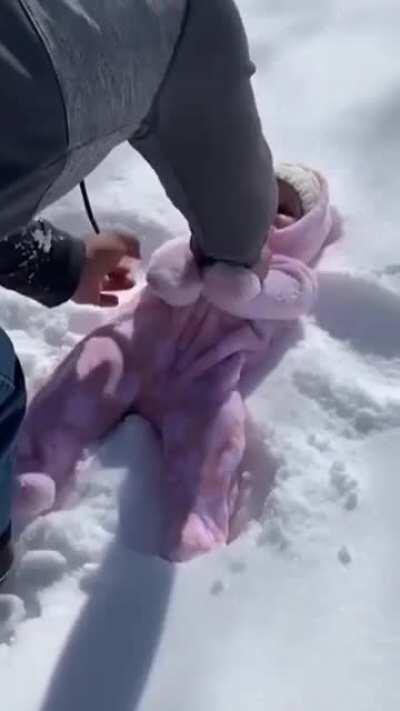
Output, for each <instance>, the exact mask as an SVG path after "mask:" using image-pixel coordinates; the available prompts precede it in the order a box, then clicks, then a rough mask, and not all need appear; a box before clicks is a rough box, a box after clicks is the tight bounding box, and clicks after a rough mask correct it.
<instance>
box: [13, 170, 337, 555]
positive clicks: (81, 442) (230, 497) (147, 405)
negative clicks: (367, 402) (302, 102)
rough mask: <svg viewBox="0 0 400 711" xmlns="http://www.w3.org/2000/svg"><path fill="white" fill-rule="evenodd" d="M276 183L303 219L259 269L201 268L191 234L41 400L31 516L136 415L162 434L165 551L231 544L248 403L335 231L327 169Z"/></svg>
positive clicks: (163, 257) (21, 480)
mask: <svg viewBox="0 0 400 711" xmlns="http://www.w3.org/2000/svg"><path fill="white" fill-rule="evenodd" d="M278 177H280V178H282V179H284V180H286V181H287V182H289V183H290V184H291V185H292V186H293V187H294V188H295V190H296V191H297V193H298V195H299V198H300V201H301V204H302V211H303V217H301V218H300V219H299V220H298V221H294V220H290V219H284V218H280V221H279V224H280V225H281V226H280V227H279V228H278V226H277V225H278V222H277V223H276V226H275V227H273V228H272V229H271V232H270V234H269V236H268V240H267V243H266V246H265V248H264V251H263V253H262V256H261V259H260V262H259V263H258V264H257V265H256V267H255V268H253V269H247V268H244V267H238V266H229V265H226V264H222V263H217V264H214V265H212V266H209V267H205V268H203V269H202V270H200V269H199V268H198V266H197V264H196V262H195V260H194V258H193V255H192V252H191V251H190V247H189V242H188V241H187V240H172V241H170V242H168V243H166V244H165V245H163V246H162V247H161V248H160V249H159V250H157V251H156V252H155V253H154V255H153V257H152V259H151V262H150V265H149V269H148V273H147V284H146V285H145V286H144V287H143V288H141V289H139V290H138V291H137V292H136V293H135V295H134V297H133V299H132V301H131V302H130V303H129V304H128V305H127V306H125V307H124V308H123V309H122V310H121V311H120V312H119V315H118V316H117V317H116V318H114V319H113V320H112V321H111V322H110V323H108V324H107V325H105V326H102V327H101V328H99V329H97V330H96V331H94V332H93V333H91V334H90V335H89V336H88V337H87V338H85V340H84V341H83V342H82V343H80V344H79V345H78V346H77V347H76V348H75V349H74V350H73V351H72V353H71V354H70V355H69V356H68V357H67V359H66V360H65V361H64V362H63V363H62V364H61V365H60V366H59V368H58V369H57V371H56V372H55V374H54V375H53V377H52V378H51V379H50V381H49V382H48V383H47V385H46V386H45V387H44V388H43V389H42V390H41V391H40V392H39V393H38V394H37V395H36V397H35V398H34V400H33V402H32V404H31V406H30V409H29V411H28V415H27V418H26V421H25V425H24V427H23V432H22V436H21V438H20V445H19V454H18V485H19V493H18V497H17V505H18V507H19V510H20V511H21V510H23V511H24V513H25V514H26V513H31V514H37V513H39V512H43V511H48V510H50V509H52V508H54V507H55V506H58V505H60V502H61V500H62V496H63V494H64V492H65V490H66V487H67V485H68V484H70V483H71V481H73V473H74V469H75V467H76V464H77V462H78V460H79V458H80V457H81V456H82V453H83V450H84V448H86V447H87V446H88V445H89V444H91V443H93V442H95V441H97V440H99V439H100V438H103V437H104V436H105V435H107V433H109V432H110V431H111V430H112V428H114V427H115V426H116V425H117V424H118V423H119V422H120V421H121V420H122V418H123V417H124V416H126V415H127V414H129V413H132V412H135V413H138V414H140V415H142V416H143V417H145V418H146V419H148V420H149V421H150V422H151V423H152V424H153V426H154V427H155V429H156V430H157V432H158V433H159V434H160V437H161V440H162V448H163V457H164V468H163V475H162V477H163V484H164V490H165V510H166V521H165V535H164V538H163V548H162V550H160V554H161V555H163V556H164V557H166V558H168V559H171V560H178V561H182V560H187V559H190V558H192V557H194V556H196V555H198V554H200V553H204V552H206V551H210V550H212V549H213V548H215V547H216V546H219V545H222V544H226V543H227V542H228V541H229V540H230V538H231V536H232V533H233V532H232V521H233V519H234V517H235V515H236V514H237V512H238V509H239V508H240V505H241V504H240V499H241V490H242V483H243V482H242V481H241V478H240V474H239V472H240V464H241V461H242V458H243V455H244V451H245V447H246V436H245V423H246V417H247V415H246V409H245V405H244V399H243V398H244V397H245V396H246V395H247V394H249V392H250V391H251V390H252V389H254V387H255V385H256V383H257V382H259V380H260V378H262V376H263V372H264V373H265V371H266V369H267V368H268V362H269V353H270V348H271V343H272V339H273V338H274V336H277V334H278V331H279V328H280V327H281V326H282V322H287V321H288V320H289V321H290V320H295V319H298V318H299V317H300V316H302V315H304V314H307V313H309V312H310V310H311V309H312V307H313V304H314V302H315V298H316V294H317V282H316V276H315V273H314V272H313V270H312V269H311V268H310V267H309V266H307V265H309V264H310V263H311V262H312V261H313V260H315V258H316V257H317V256H318V255H319V253H320V252H321V249H322V248H323V246H324V244H325V243H326V241H327V238H328V236H329V234H330V231H331V228H332V211H331V208H330V205H329V197H328V189H327V185H326V182H325V181H324V179H323V178H322V177H321V176H320V175H318V174H316V173H314V172H313V171H310V170H308V169H306V168H303V167H301V166H288V165H283V166H281V167H280V168H279V170H278Z"/></svg>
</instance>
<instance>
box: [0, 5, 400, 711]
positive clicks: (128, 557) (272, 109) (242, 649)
mask: <svg viewBox="0 0 400 711" xmlns="http://www.w3.org/2000/svg"><path fill="white" fill-rule="evenodd" d="M239 5H240V7H241V10H242V11H243V16H244V19H245V21H246V25H247V27H248V31H249V37H250V42H251V47H252V54H253V57H254V59H255V61H256V63H257V64H258V74H257V77H256V79H255V88H256V93H257V97H258V101H259V106H260V111H261V115H262V120H263V124H264V128H265V133H266V136H267V137H268V139H269V141H270V143H271V146H272V149H273V152H274V154H275V158H276V160H286V161H301V162H304V163H306V164H308V165H311V166H314V167H317V168H319V169H320V170H322V171H323V172H324V173H325V175H326V176H327V178H328V180H329V182H330V185H331V191H332V197H333V200H334V202H335V203H336V204H337V206H338V208H339V209H340V211H341V213H342V215H343V216H344V239H343V241H342V242H341V243H337V244H335V245H334V246H332V247H331V248H330V249H329V250H328V252H327V253H326V256H325V258H324V260H323V262H322V264H321V266H320V269H321V271H322V274H321V293H320V302H319V307H318V310H317V313H316V315H315V317H313V318H310V319H309V320H308V321H307V322H306V323H305V324H304V329H305V333H304V338H303V340H300V341H299V342H298V343H297V344H296V345H294V346H293V348H292V349H291V350H289V352H288V353H287V354H286V356H285V357H284V358H283V360H282V361H281V362H280V364H279V366H278V367H277V369H276V370H275V371H274V372H273V373H272V374H271V375H270V377H269V378H268V379H267V380H266V381H265V383H264V384H263V385H262V386H261V387H260V388H259V390H258V391H257V393H256V394H255V395H254V396H253V398H252V399H251V401H250V407H251V410H252V412H253V414H254V416H255V418H256V420H257V422H258V423H259V424H260V425H261V426H262V427H263V430H264V437H265V462H264V468H265V477H266V478H267V479H269V481H270V488H271V492H270V495H269V498H268V501H267V505H266V510H265V516H264V519H263V521H262V522H261V523H257V524H254V525H253V526H251V527H250V530H249V531H248V533H246V534H245V535H244V536H242V538H241V539H240V540H239V541H238V542H237V543H235V544H234V545H232V546H231V547H229V548H227V549H224V550H222V551H220V552H218V553H215V554H213V555H210V556H208V557H204V558H201V559H199V560H197V561H195V562H193V563H190V564H186V565H182V566H176V567H174V566H171V565H168V564H166V563H163V562H162V561H160V560H157V559H154V558H151V557H150V556H146V555H139V554H138V553H135V552H133V551H132V550H130V548H129V544H130V541H132V540H134V539H135V540H136V541H137V540H138V537H139V538H141V539H142V541H141V542H142V545H143V549H145V546H146V540H148V538H149V537H151V535H152V532H153V530H154V527H155V526H156V525H157V512H156V510H155V506H154V502H155V501H156V494H154V495H153V496H152V495H151V491H149V486H150V489H151V486H153V484H154V481H155V473H156V472H157V468H158V467H159V464H160V453H159V445H158V442H157V440H156V438H155V436H154V434H153V432H152V430H151V428H150V427H149V425H148V424H147V423H146V422H144V421H143V420H142V419H140V418H138V417H132V418H130V419H129V420H128V421H126V422H125V423H124V424H123V425H122V426H121V427H120V428H119V429H118V430H117V431H116V432H115V433H114V434H113V435H112V436H111V437H110V438H109V439H108V441H106V442H104V444H102V446H100V447H97V448H95V449H94V450H93V451H92V452H91V453H90V455H89V456H88V458H87V459H86V460H85V461H84V462H83V464H82V469H83V471H84V473H85V476H84V477H82V479H81V481H80V483H79V484H78V487H77V496H76V500H75V501H74V503H73V504H71V506H70V507H69V508H68V509H67V510H64V511H62V512H58V513H53V514H51V515H49V516H46V517H44V518H41V519H39V520H38V521H36V522H35V523H33V524H32V525H31V526H30V527H29V528H28V529H27V530H25V532H24V533H23V535H22V538H21V540H20V543H19V551H18V556H19V558H18V562H17V565H16V567H15V571H14V574H13V576H12V577H11V578H10V580H9V581H8V582H7V584H6V586H5V587H4V588H3V589H2V593H3V594H2V595H1V596H0V627H1V629H2V633H1V639H0V708H1V710H2V711H136V710H137V711H189V710H190V711H267V710H268V711H321V710H323V711H397V710H398V709H399V708H400V678H399V668H400V595H399V593H400V566H399V565H398V552H399V545H400V516H399V515H398V508H399V501H400V477H399V462H400V437H399V434H400V387H399V376H400V249H399V244H398V243H399V240H400V237H399V230H398V224H399V222H398V201H399V195H400V179H399V165H400V141H399V118H400V117H399V112H400V53H399V49H398V43H399V27H400V4H399V2H398V0H380V1H379V2H376V0H374V1H373V0H350V1H349V2H344V0H303V2H295V0H280V1H279V2H272V0H241V2H240V3H239ZM194 169H195V166H194ZM89 189H90V192H91V194H92V196H93V202H94V207H95V212H96V215H97V217H98V219H99V221H100V223H101V224H102V225H103V226H107V225H109V226H114V227H115V226H122V227H125V228H129V229H134V230H135V231H136V232H137V233H138V234H139V235H140V236H141V238H142V241H143V247H144V252H145V257H146V258H147V257H148V255H149V254H150V253H151V252H152V250H153V249H154V248H155V247H156V246H157V245H159V244H161V243H162V242H164V240H166V239H169V238H171V237H173V236H176V235H177V234H182V233H184V232H185V231H186V225H185V223H184V221H183V220H182V218H181V216H180V215H178V213H177V212H176V211H175V210H174V209H173V208H172V207H171V205H170V204H169V202H168V201H167V199H166V197H165V196H164V194H163V192H162V190H161V188H160V186H159V184H158V181H157V179H156V178H155V176H154V175H153V173H152V171H151V170H150V169H149V168H148V167H147V166H146V165H145V163H144V162H143V161H142V160H141V159H140V158H139V157H138V156H137V155H135V153H134V152H133V151H132V150H130V148H129V147H126V146H124V147H121V148H119V149H118V150H116V151H115V152H114V153H113V154H112V155H111V156H110V157H109V158H108V159H107V160H106V161H105V163H104V164H103V165H102V166H101V167H100V168H99V169H98V170H97V171H96V172H95V173H94V174H93V176H91V178H90V179H89ZM49 217H50V218H51V219H52V220H53V221H55V222H56V223H57V224H59V225H60V226H62V227H65V228H67V229H69V230H72V231H75V232H76V233H78V234H84V233H85V232H86V231H88V226H87V223H86V221H85V216H84V214H83V210H82V206H81V202H80V197H79V193H78V191H75V192H73V193H72V194H70V195H69V196H67V197H66V198H65V199H64V200H62V201H61V202H60V203H58V204H57V205H56V206H54V207H53V208H52V210H50V211H49ZM1 302H2V307H1V314H0V320H1V324H2V325H3V326H4V327H5V328H6V329H7V330H8V332H9V333H10V335H11V336H12V338H13V340H14V343H15V345H16V348H17V350H18V352H19V354H20V356H21V358H22V361H23V364H24V367H25V371H26V373H27V378H28V384H29V387H30V390H31V391H33V390H34V389H35V387H37V385H38V383H40V381H41V380H42V379H43V377H44V376H45V375H46V374H47V373H49V372H51V370H52V368H53V367H54V365H55V364H56V363H57V362H58V361H59V360H60V358H61V357H63V355H65V354H66V353H67V352H68V351H69V349H70V348H71V347H72V346H73V344H74V343H76V342H77V341H78V340H79V338H81V337H82V335H83V334H84V333H86V332H87V331H88V330H89V329H91V328H93V326H94V325H96V324H97V323H100V322H101V320H102V319H103V318H104V313H100V312H99V311H98V310H97V309H95V308H79V307H77V306H74V305H71V304H68V305H66V306H64V307H62V308H59V309H57V310H55V311H50V312H49V311H47V310H45V309H43V308H41V307H40V306H38V305H36V304H34V303H32V302H29V301H27V300H24V299H22V298H20V297H19V296H17V295H15V294H12V293H8V292H5V291H2V294H1ZM88 473H89V476H87V474H88ZM124 482H125V483H124ZM121 485H122V488H121ZM120 513H121V516H122V518H124V519H125V523H126V525H125V527H124V530H126V531H128V533H127V534H126V535H125V542H123V541H121V536H120V535H119V534H118V531H119V530H120V527H119V516H120Z"/></svg>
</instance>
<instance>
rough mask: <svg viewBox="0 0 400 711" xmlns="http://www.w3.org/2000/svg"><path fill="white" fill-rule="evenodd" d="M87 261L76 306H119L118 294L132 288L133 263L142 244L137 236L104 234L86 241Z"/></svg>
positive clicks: (113, 233) (115, 233)
mask: <svg viewBox="0 0 400 711" xmlns="http://www.w3.org/2000/svg"><path fill="white" fill-rule="evenodd" d="M85 244H86V262H85V265H84V267H83V270H82V274H81V279H80V282H79V286H78V288H77V290H76V292H75V294H74V296H73V297H72V300H73V301H75V303H77V304H95V305H97V306H103V307H107V306H118V303H119V300H118V296H117V294H115V293H113V292H116V291H126V290H128V289H132V287H133V286H134V285H135V281H134V279H133V278H132V274H131V269H132V260H134V259H140V245H139V241H138V240H137V238H136V237H135V236H134V235H131V234H128V233H120V232H101V233H100V234H99V235H94V236H92V237H89V238H88V239H87V240H86V242H85Z"/></svg>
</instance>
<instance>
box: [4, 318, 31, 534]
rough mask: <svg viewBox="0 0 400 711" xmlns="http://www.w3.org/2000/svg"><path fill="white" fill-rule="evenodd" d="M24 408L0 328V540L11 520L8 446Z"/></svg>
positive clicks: (16, 367) (15, 364)
mask: <svg viewBox="0 0 400 711" xmlns="http://www.w3.org/2000/svg"><path fill="white" fill-rule="evenodd" d="M25 407H26V392H25V381H24V376H23V373H22V369H21V366H20V363H19V361H18V358H17V357H16V355H15V353H14V349H13V346H12V344H11V342H10V340H9V338H8V336H7V335H6V334H5V333H4V331H2V330H1V329H0V541H1V539H2V537H4V534H5V532H7V529H8V528H9V525H10V520H11V503H12V490H13V480H12V470H13V466H12V449H13V445H14V442H15V438H16V435H17V432H18V429H19V426H20V424H21V422H22V419H23V417H24V414H25Z"/></svg>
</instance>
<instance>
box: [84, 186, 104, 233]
mask: <svg viewBox="0 0 400 711" xmlns="http://www.w3.org/2000/svg"><path fill="white" fill-rule="evenodd" d="M79 187H80V189H81V193H82V198H83V204H84V205H85V210H86V214H87V216H88V218H89V222H90V224H91V225H92V227H93V229H94V231H95V232H96V234H97V235H98V234H100V229H99V226H98V224H97V222H96V218H95V216H94V213H93V210H92V206H91V204H90V200H89V195H88V192H87V189H86V183H85V181H84V180H82V182H81V183H79Z"/></svg>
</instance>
